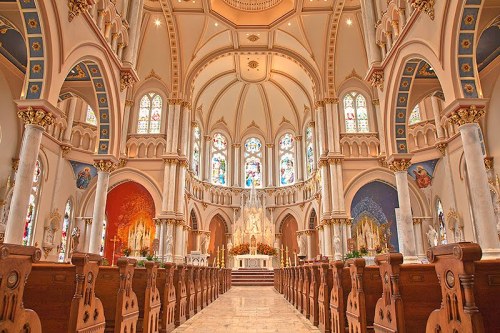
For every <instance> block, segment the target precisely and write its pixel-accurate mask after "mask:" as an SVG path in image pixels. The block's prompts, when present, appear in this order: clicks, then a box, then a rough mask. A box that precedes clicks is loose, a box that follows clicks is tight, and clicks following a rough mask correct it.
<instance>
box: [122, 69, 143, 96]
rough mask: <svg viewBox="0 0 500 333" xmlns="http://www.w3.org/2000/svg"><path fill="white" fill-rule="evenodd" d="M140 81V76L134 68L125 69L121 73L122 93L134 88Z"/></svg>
mask: <svg viewBox="0 0 500 333" xmlns="http://www.w3.org/2000/svg"><path fill="white" fill-rule="evenodd" d="M138 81H139V76H138V75H137V73H136V72H135V70H134V69H132V68H125V69H123V70H122V71H121V72H120V91H124V90H125V89H127V88H130V87H132V86H133V85H134V84H135V83H136V82H138Z"/></svg>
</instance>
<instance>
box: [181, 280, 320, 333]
mask: <svg viewBox="0 0 500 333" xmlns="http://www.w3.org/2000/svg"><path fill="white" fill-rule="evenodd" d="M174 332H197V333H202V332H209V333H217V332H232V333H239V332H253V333H257V332H258V333H267V332H283V333H285V332H286V333H289V332H294V333H299V332H319V330H318V329H317V328H316V327H314V326H312V324H311V323H310V322H309V320H307V319H306V318H305V317H304V316H302V315H301V314H300V313H299V312H298V311H297V310H295V308H294V307H293V306H292V305H291V304H289V303H288V302H287V301H286V300H285V299H284V298H283V295H281V294H279V293H277V292H276V291H275V290H274V288H273V287H232V288H231V289H230V290H229V291H228V292H227V293H225V294H223V295H221V296H220V297H219V299H217V300H216V301H215V302H213V303H212V304H210V305H209V306H208V307H207V308H205V309H203V310H202V311H201V312H200V313H198V314H196V315H194V317H193V318H191V319H190V320H188V321H187V322H185V323H184V324H183V325H181V326H179V327H178V328H177V329H176V330H175V331H174Z"/></svg>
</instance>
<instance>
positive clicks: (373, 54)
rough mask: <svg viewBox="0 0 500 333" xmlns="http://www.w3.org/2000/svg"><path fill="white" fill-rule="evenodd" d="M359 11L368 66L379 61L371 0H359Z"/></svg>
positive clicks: (373, 9)
mask: <svg viewBox="0 0 500 333" xmlns="http://www.w3.org/2000/svg"><path fill="white" fill-rule="evenodd" d="M360 3H361V12H362V14H363V18H364V20H363V24H364V26H365V33H366V43H365V44H366V50H367V52H368V66H371V65H372V64H373V63H375V62H380V60H381V57H380V50H379V49H378V48H377V38H376V36H375V32H376V31H375V24H376V21H377V19H376V17H375V4H374V1H373V0H361V2H360Z"/></svg>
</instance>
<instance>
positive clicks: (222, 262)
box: [220, 245, 226, 268]
mask: <svg viewBox="0 0 500 333" xmlns="http://www.w3.org/2000/svg"><path fill="white" fill-rule="evenodd" d="M220 267H221V268H225V267H226V265H225V264H224V245H222V251H221V265H220Z"/></svg>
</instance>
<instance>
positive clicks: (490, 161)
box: [484, 156, 494, 170]
mask: <svg viewBox="0 0 500 333" xmlns="http://www.w3.org/2000/svg"><path fill="white" fill-rule="evenodd" d="M493 165H494V159H493V157H491V156H486V157H485V158H484V167H485V168H486V170H493Z"/></svg>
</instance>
